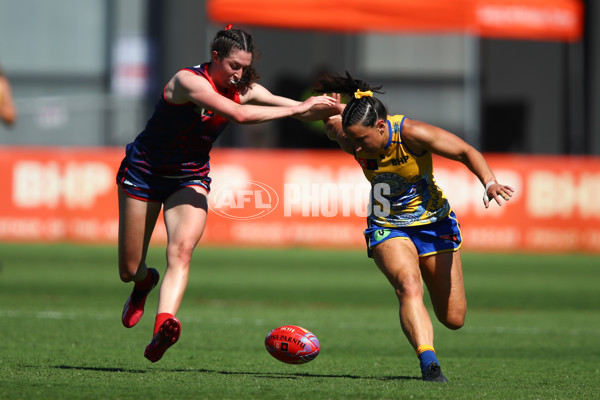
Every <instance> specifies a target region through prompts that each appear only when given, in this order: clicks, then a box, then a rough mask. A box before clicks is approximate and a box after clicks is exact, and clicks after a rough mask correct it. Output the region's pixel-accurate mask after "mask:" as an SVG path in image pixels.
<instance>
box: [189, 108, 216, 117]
mask: <svg viewBox="0 0 600 400" xmlns="http://www.w3.org/2000/svg"><path fill="white" fill-rule="evenodd" d="M194 111H196V112H197V113H198V114H200V115H202V116H203V117H206V118H212V117H214V116H215V113H214V112H212V111H210V110H207V109H206V108H202V107H196V108H195V109H194Z"/></svg>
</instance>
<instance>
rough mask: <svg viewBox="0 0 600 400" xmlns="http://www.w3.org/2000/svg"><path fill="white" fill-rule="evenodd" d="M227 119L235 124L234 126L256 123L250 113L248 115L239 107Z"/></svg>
mask: <svg viewBox="0 0 600 400" xmlns="http://www.w3.org/2000/svg"><path fill="white" fill-rule="evenodd" d="M228 119H229V120H230V121H232V122H235V123H236V124H242V125H247V124H252V123H256V122H258V121H256V120H255V119H254V118H253V116H252V115H251V114H250V113H248V112H247V111H246V110H244V108H242V107H240V108H239V109H238V110H237V111H236V112H235V113H234V114H232V115H231V116H230V118H228Z"/></svg>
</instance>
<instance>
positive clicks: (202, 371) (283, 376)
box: [53, 365, 421, 381]
mask: <svg viewBox="0 0 600 400" xmlns="http://www.w3.org/2000/svg"><path fill="white" fill-rule="evenodd" d="M53 368H56V369H67V370H68V369H73V370H78V371H97V372H127V373H132V374H146V373H153V372H155V371H156V370H154V369H130V368H106V367H82V366H74V365H55V366H53ZM160 371H161V372H194V373H198V374H221V375H249V376H254V377H257V378H269V379H299V378H343V379H365V380H379V381H395V380H418V381H420V380H421V378H420V377H416V376H359V375H349V374H340V375H336V374H308V373H305V372H304V373H281V372H245V371H215V370H212V369H204V368H201V369H162V370H160Z"/></svg>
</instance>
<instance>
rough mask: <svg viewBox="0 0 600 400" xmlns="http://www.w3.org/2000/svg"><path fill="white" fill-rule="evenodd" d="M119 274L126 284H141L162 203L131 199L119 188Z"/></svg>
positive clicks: (144, 275)
mask: <svg viewBox="0 0 600 400" xmlns="http://www.w3.org/2000/svg"><path fill="white" fill-rule="evenodd" d="M118 194H119V275H120V277H121V280H122V281H123V282H131V281H135V282H139V281H141V280H143V279H144V278H145V277H146V275H147V273H148V270H147V268H146V254H147V252H148V244H149V242H150V237H151V236H152V231H153V230H154V226H155V224H156V220H157V218H158V215H159V213H160V209H161V206H162V205H161V203H157V202H146V201H141V200H136V199H134V198H131V197H129V196H128V195H127V194H126V193H125V192H124V191H123V189H121V187H120V186H119V188H118Z"/></svg>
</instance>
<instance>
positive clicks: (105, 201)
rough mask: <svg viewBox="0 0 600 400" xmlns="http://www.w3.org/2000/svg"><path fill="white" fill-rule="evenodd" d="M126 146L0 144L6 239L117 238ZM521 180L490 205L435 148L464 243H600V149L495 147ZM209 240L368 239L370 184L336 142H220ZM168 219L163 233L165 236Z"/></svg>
mask: <svg viewBox="0 0 600 400" xmlns="http://www.w3.org/2000/svg"><path fill="white" fill-rule="evenodd" d="M123 154H124V151H123V149H120V148H119V149H115V148H103V149H100V148H30V147H8V148H0V164H1V168H0V184H1V185H2V187H3V188H4V190H3V192H4V196H2V197H0V240H4V241H64V240H68V241H80V242H94V243H95V242H101V243H116V239H117V232H118V209H117V199H116V184H115V174H116V170H117V168H118V166H119V163H120V161H121V158H122V157H123ZM487 159H488V161H489V163H490V165H491V166H492V168H493V169H494V171H495V172H496V175H497V177H498V179H499V180H501V181H502V182H503V183H506V184H509V185H512V186H513V187H514V189H515V191H516V193H515V195H514V197H513V198H512V199H511V200H510V202H508V203H507V204H506V205H504V206H502V207H498V206H496V205H495V204H494V205H492V206H491V207H490V208H489V209H487V210H486V209H485V208H484V207H483V204H482V200H481V198H482V195H483V187H482V185H481V183H479V182H478V181H477V179H476V178H475V177H474V176H473V175H472V174H471V173H470V172H469V171H468V170H467V169H466V168H465V167H464V166H463V165H461V164H459V163H456V162H453V161H449V160H446V159H442V158H436V159H435V161H434V165H435V176H436V178H437V182H438V184H439V185H440V186H441V187H442V188H443V189H444V191H445V192H446V194H447V195H448V198H449V199H450V203H451V205H452V207H453V209H454V211H455V212H456V214H457V215H458V218H459V221H460V222H461V227H462V232H463V237H464V245H463V248H464V249H465V250H478V251H535V252H589V253H600V158H592V157H561V156H525V155H495V154H491V155H487ZM211 167H212V168H211V169H212V171H211V176H212V178H213V186H212V191H211V194H210V196H209V207H210V212H209V218H208V223H207V227H206V231H205V234H204V237H203V239H202V244H206V245H235V246H297V245H302V246H309V247H337V248H363V247H364V239H363V236H362V231H363V229H364V227H365V217H366V212H367V211H366V210H367V198H368V192H369V185H368V183H367V181H366V179H364V177H363V176H362V172H361V170H360V168H359V166H358V164H357V163H356V162H355V161H354V160H353V159H352V157H350V156H348V155H346V154H344V153H343V152H341V151H336V150H332V151H329V150H323V151H319V150H316V151H301V150H298V151H294V150H290V151H287V150H272V151H268V150H264V151H262V150H234V149H215V150H214V151H213V153H212V157H211ZM165 238H166V236H165V230H164V225H163V224H162V222H161V221H160V222H159V224H158V225H157V228H156V232H155V235H154V237H153V241H154V242H155V243H164V242H165Z"/></svg>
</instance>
